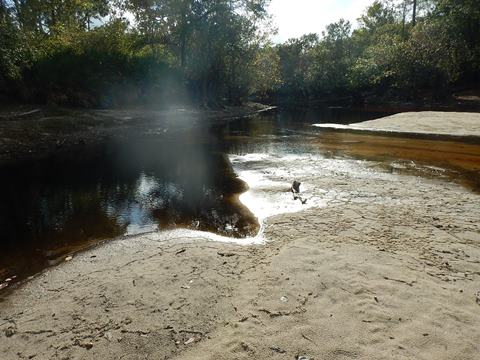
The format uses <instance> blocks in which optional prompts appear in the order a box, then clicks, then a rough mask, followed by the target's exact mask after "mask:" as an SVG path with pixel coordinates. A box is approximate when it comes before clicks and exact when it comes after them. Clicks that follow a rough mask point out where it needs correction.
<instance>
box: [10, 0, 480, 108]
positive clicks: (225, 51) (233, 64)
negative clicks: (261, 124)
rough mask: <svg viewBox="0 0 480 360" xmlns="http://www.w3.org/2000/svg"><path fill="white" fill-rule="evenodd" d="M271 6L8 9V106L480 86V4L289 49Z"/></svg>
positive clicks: (380, 15)
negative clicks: (275, 37)
mask: <svg viewBox="0 0 480 360" xmlns="http://www.w3.org/2000/svg"><path fill="white" fill-rule="evenodd" d="M268 3H269V0H69V1H65V0H48V1H47V0H45V1H44V0H21V1H13V0H0V96H2V97H5V96H6V95H11V96H12V95H13V96H14V97H16V98H17V99H21V100H28V101H42V102H55V103H60V104H69V105H81V106H118V105H129V104H139V103H140V104H152V105H158V106H162V105H165V104H174V103H176V102H180V103H188V104H198V105H203V106H214V107H217V106H221V105H222V104H223V103H225V102H229V103H238V102H241V101H242V100H244V99H246V98H247V97H249V96H251V95H256V96H258V97H261V98H273V97H274V96H275V97H277V96H278V97H279V98H282V97H284V98H285V99H295V100H296V101H309V100H316V99H320V98H335V97H343V96H345V95H354V96H358V95H362V94H380V95H387V96H401V97H406V98H415V97H417V96H420V95H421V93H422V92H428V91H430V92H434V93H436V95H438V96H444V95H445V94H447V93H448V91H449V89H451V88H453V87H455V86H459V85H468V84H469V83H475V82H477V83H478V81H480V76H479V74H480V29H479V27H480V25H479V24H480V7H479V6H478V0H375V1H373V2H372V5H371V6H370V7H368V8H367V9H366V10H365V12H364V13H363V14H361V15H360V17H359V26H358V27H357V28H355V29H354V30H353V31H352V25H351V24H350V23H349V22H348V21H345V20H340V21H338V22H336V23H333V24H330V25H329V26H327V28H326V29H325V31H324V32H323V33H322V34H321V36H319V35H317V34H307V35H304V36H302V37H300V38H298V39H290V40H288V41H286V42H285V43H283V44H278V45H272V44H271V43H269V42H268V40H267V38H268V29H269V28H268V24H269V15H268V13H267V8H268ZM127 18H129V19H130V21H128V20H127ZM414 19H415V20H414Z"/></svg>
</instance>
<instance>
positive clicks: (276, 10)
mask: <svg viewBox="0 0 480 360" xmlns="http://www.w3.org/2000/svg"><path fill="white" fill-rule="evenodd" d="M372 2H373V1H372V0H296V1H292V0H272V3H271V5H270V13H271V14H272V15H273V22H274V25H275V26H276V27H277V28H278V34H277V35H275V36H273V38H272V39H273V41H274V42H283V41H285V40H288V39H290V38H294V37H300V36H302V35H304V34H308V33H317V34H321V33H322V31H323V30H325V27H326V26H327V25H328V24H330V23H332V22H336V21H338V20H339V19H341V18H344V19H346V20H349V21H350V22H351V23H352V25H353V26H355V24H356V21H357V18H358V17H359V16H360V14H361V13H363V11H364V10H365V8H366V7H367V6H368V5H370V4H371V3H372Z"/></svg>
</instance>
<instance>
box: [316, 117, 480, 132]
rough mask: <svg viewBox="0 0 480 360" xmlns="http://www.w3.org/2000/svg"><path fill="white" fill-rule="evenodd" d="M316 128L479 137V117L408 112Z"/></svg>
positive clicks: (319, 125) (320, 125)
mask: <svg viewBox="0 0 480 360" xmlns="http://www.w3.org/2000/svg"><path fill="white" fill-rule="evenodd" d="M315 126H317V127H323V128H333V129H344V130H345V129H346V130H348V129H350V130H370V131H386V132H399V133H416V134H436V135H454V136H480V113H458V112H440V111H423V112H406V113H401V114H396V115H392V116H387V117H384V118H381V119H377V120H371V121H365V122H362V123H357V124H352V125H338V124H316V125H315Z"/></svg>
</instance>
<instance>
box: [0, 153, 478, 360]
mask: <svg viewBox="0 0 480 360" xmlns="http://www.w3.org/2000/svg"><path fill="white" fill-rule="evenodd" d="M232 162H233V165H234V169H235V170H236V171H237V172H238V173H239V175H240V177H241V178H245V180H247V182H248V180H249V179H250V180H252V179H256V182H255V183H252V184H251V190H250V192H247V193H246V194H244V195H242V196H241V198H240V199H241V200H242V201H244V202H245V204H246V205H247V206H248V207H249V208H254V209H257V211H260V210H261V209H262V207H261V201H262V199H265V198H267V199H268V198H270V199H274V201H280V200H281V201H284V202H285V208H287V209H292V211H296V212H292V213H283V214H277V215H275V214H269V213H266V214H265V217H266V219H265V223H264V225H265V227H264V231H263V234H262V237H261V238H260V239H258V238H257V239H256V241H251V244H249V245H243V244H242V241H237V243H222V242H214V241H212V238H211V236H209V235H208V234H201V233H189V232H177V233H173V234H172V233H171V234H168V233H151V234H147V235H143V236H138V237H130V238H120V239H117V240H116V241H112V242H109V243H107V244H105V245H103V246H99V247H97V248H94V249H91V250H89V251H86V252H83V253H81V254H78V255H76V256H74V257H73V259H71V260H70V259H69V261H65V262H64V263H63V264H61V265H59V266H57V267H55V268H52V269H50V270H46V271H45V272H43V273H41V274H39V275H37V276H35V277H34V278H32V279H31V280H29V281H26V282H25V283H24V284H22V285H20V286H18V287H16V288H14V289H10V290H9V291H8V292H5V291H4V292H3V293H0V296H2V300H1V302H0V352H1V353H2V356H3V358H5V359H18V358H20V359H22V358H25V359H28V358H35V359H98V358H104V359H295V358H297V357H299V356H306V357H307V358H309V359H358V358H366V359H412V358H414V359H432V358H434V359H453V358H455V359H476V358H477V357H478V354H479V353H480V345H479V344H480V333H479V332H478V323H479V322H480V303H479V302H480V299H478V300H477V298H476V296H477V295H476V294H477V292H478V291H480V207H479V206H478V204H479V201H480V195H478V194H475V193H472V192H471V191H470V190H468V189H467V188H464V187H462V186H460V185H458V184H455V183H453V182H450V181H447V180H446V179H439V178H424V177H418V176H413V175H399V174H397V173H395V172H392V171H388V170H384V169H383V170H382V168H380V167H377V166H375V165H374V164H372V163H371V162H366V161H361V160H354V159H335V158H325V157H319V156H314V155H311V156H303V155H302V156H293V155H292V156H287V157H278V156H275V154H267V155H266V156H264V157H263V158H261V159H258V158H255V157H253V156H250V157H244V158H240V159H238V158H237V159H235V158H233V159H232ZM272 169H277V170H278V169H280V170H281V171H272ZM292 179H301V180H302V181H303V183H304V189H305V196H306V197H308V198H309V200H310V201H309V202H307V206H306V207H304V208H302V207H301V206H299V202H298V200H297V201H295V200H293V199H292V198H291V195H289V193H288V186H289V183H291V181H292ZM259 203H260V205H259ZM256 206H257V207H256ZM297 210H301V211H297ZM479 296H480V294H479Z"/></svg>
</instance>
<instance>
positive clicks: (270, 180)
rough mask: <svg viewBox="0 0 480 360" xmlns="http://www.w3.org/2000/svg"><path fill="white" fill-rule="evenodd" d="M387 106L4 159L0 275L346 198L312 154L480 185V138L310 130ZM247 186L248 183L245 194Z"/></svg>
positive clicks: (353, 168)
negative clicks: (298, 186) (107, 244)
mask: <svg viewBox="0 0 480 360" xmlns="http://www.w3.org/2000/svg"><path fill="white" fill-rule="evenodd" d="M390 114H391V113H389V112H385V111H365V110H347V109H342V108H330V109H323V110H305V111H278V112H271V113H266V114H261V115H257V116H254V117H251V118H243V119H237V120H234V121H230V122H226V123H221V124H219V123H218V122H217V123H212V124H207V123H206V124H204V125H202V126H195V127H191V128H190V127H188V126H182V128H181V129H174V128H172V129H164V130H163V132H164V133H162V134H161V136H159V135H158V134H156V133H155V132H153V133H151V134H145V133H142V135H141V136H140V135H138V134H137V135H136V136H132V137H130V138H122V139H111V140H108V141H105V142H103V143H101V144H97V145H91V146H90V145H89V146H85V147H83V148H76V149H75V150H71V151H67V152H65V151H62V152H59V153H58V154H56V155H54V156H49V157H46V158H43V159H35V160H33V159H32V160H22V161H18V162H16V163H13V164H8V165H4V166H3V167H0V197H1V199H2V201H1V203H0V228H1V229H2V237H1V240H0V283H2V281H3V280H5V279H6V278H12V277H15V278H16V279H17V280H18V279H21V278H25V277H27V276H30V275H33V274H35V273H37V272H39V271H41V270H42V269H44V268H46V267H48V266H52V265H55V264H57V263H59V262H61V261H64V260H65V258H66V257H67V256H68V255H70V254H73V253H75V252H76V251H79V250H82V249H86V248H89V247H91V246H94V245H97V244H99V243H101V242H103V241H107V240H109V239H114V238H117V237H122V236H129V235H137V234H141V233H147V232H152V231H169V230H173V229H179V228H181V229H188V230H190V231H203V232H209V233H215V234H217V235H218V236H219V238H220V237H224V238H230V239H232V238H234V239H237V240H236V241H238V242H242V241H245V243H247V242H248V241H249V240H248V239H252V238H255V237H257V236H258V234H259V232H260V233H261V231H262V225H263V223H264V220H265V218H267V217H269V216H272V215H275V214H280V213H283V212H289V211H299V210H302V209H304V208H306V207H312V206H327V204H328V201H331V200H333V199H337V198H338V197H339V195H340V194H338V193H337V192H336V191H335V189H320V190H321V191H314V189H311V188H309V184H308V175H309V171H313V170H311V169H308V168H305V167H303V162H302V159H304V158H305V157H308V158H309V159H310V160H311V159H312V157H313V158H315V159H316V161H317V162H318V163H321V164H322V167H323V168H324V169H326V170H325V176H331V174H334V173H335V171H336V169H339V170H342V169H343V170H345V169H348V171H350V172H352V173H354V174H355V173H359V174H360V173H362V172H365V171H367V172H373V173H382V172H384V173H396V174H398V176H404V175H408V176H422V177H429V178H433V179H438V180H440V181H456V182H459V183H461V184H462V185H464V186H467V187H468V188H469V189H471V190H472V191H477V192H478V191H479V189H480V187H479V178H480V176H479V171H480V165H479V164H480V146H478V145H472V144H463V143H455V142H448V141H436V140H433V139H428V138H427V139H404V138H398V137H382V136H372V135H360V134H347V133H336V132H332V131H324V130H322V129H318V128H315V127H313V126H312V124H314V123H340V124H350V123H354V122H359V121H364V120H371V119H375V118H379V117H382V116H385V115H390ZM327 170H328V171H327ZM315 171H318V170H315ZM317 175H318V174H317ZM293 180H299V181H302V183H303V185H302V189H303V191H305V193H306V194H307V195H306V196H307V197H306V199H307V202H306V204H302V203H301V202H300V201H295V200H293V198H292V195H291V193H290V192H289V184H290V183H291V182H292V181H293ZM247 184H248V185H249V186H250V188H251V189H250V191H248V192H246V193H245V191H246V190H247V188H248V186H247ZM317 190H318V189H317ZM241 193H244V194H243V195H241V196H240V200H241V201H239V195H240V194H241Z"/></svg>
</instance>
